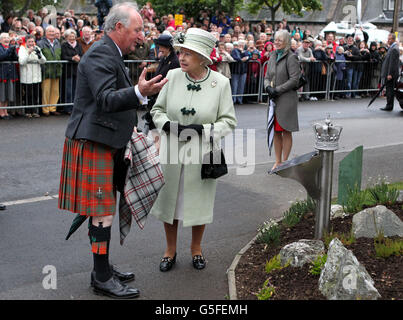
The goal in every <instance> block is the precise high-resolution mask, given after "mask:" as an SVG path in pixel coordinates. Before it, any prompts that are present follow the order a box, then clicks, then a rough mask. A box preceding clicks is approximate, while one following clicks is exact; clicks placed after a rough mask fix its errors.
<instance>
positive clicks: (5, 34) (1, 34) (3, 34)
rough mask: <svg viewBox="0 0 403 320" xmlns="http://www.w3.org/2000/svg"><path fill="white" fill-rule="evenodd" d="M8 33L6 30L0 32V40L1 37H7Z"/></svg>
mask: <svg viewBox="0 0 403 320" xmlns="http://www.w3.org/2000/svg"><path fill="white" fill-rule="evenodd" d="M9 37H10V35H9V34H8V33H7V32H2V33H0V40H2V39H3V38H9Z"/></svg>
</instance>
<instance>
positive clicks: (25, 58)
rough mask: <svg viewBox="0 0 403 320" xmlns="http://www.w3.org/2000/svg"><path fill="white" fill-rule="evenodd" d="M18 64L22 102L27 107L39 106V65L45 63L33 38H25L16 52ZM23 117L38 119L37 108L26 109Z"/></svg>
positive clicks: (40, 77)
mask: <svg viewBox="0 0 403 320" xmlns="http://www.w3.org/2000/svg"><path fill="white" fill-rule="evenodd" d="M18 62H19V64H20V82H21V84H22V87H23V99H24V100H23V101H24V104H25V105H27V106H31V105H39V104H40V99H39V96H40V94H39V92H40V90H41V82H42V71H41V64H44V63H45V62H46V58H45V56H44V55H43V54H42V51H41V49H40V48H39V47H38V46H36V44H35V36H34V35H28V36H26V37H25V46H21V47H20V50H19V52H18ZM25 116H26V117H28V118H32V117H34V118H39V117H40V116H39V108H38V107H35V108H27V109H26V111H25Z"/></svg>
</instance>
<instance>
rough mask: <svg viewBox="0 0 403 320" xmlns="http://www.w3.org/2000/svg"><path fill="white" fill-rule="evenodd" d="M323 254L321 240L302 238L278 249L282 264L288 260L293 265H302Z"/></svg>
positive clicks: (323, 249) (323, 248) (323, 246)
mask: <svg viewBox="0 0 403 320" xmlns="http://www.w3.org/2000/svg"><path fill="white" fill-rule="evenodd" d="M323 254H325V245H324V244H323V242H322V241H320V240H305V239H302V240H299V241H298V242H293V243H290V244H287V245H286V246H284V247H283V248H282V249H281V250H280V261H281V265H282V266H285V265H286V264H287V263H288V262H290V265H291V266H293V267H302V266H303V265H304V264H305V263H307V262H308V263H309V262H312V261H314V260H315V259H316V258H317V257H318V256H320V255H323Z"/></svg>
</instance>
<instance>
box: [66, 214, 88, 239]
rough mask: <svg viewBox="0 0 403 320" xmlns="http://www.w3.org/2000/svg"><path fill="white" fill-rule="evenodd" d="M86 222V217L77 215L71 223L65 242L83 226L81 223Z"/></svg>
mask: <svg viewBox="0 0 403 320" xmlns="http://www.w3.org/2000/svg"><path fill="white" fill-rule="evenodd" d="M85 220H87V216H84V215H80V214H77V215H76V217H75V218H74V220H73V222H72V223H71V227H70V230H69V233H68V234H67V237H66V240H68V239H69V238H70V236H71V235H72V234H73V233H74V232H75V231H76V230H77V229H78V228H79V227H80V226H81V225H82V224H83V222H84V221H85Z"/></svg>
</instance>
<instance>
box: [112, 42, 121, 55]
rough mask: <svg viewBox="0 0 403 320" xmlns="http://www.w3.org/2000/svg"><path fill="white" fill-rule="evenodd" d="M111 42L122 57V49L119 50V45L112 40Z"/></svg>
mask: <svg viewBox="0 0 403 320" xmlns="http://www.w3.org/2000/svg"><path fill="white" fill-rule="evenodd" d="M112 41H113V40H112ZM113 43H114V44H115V46H116V48H118V50H119V53H120V56H121V57H122V56H123V55H122V50H120V48H119V46H118V45H117V44H116V42H115V41H113Z"/></svg>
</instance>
